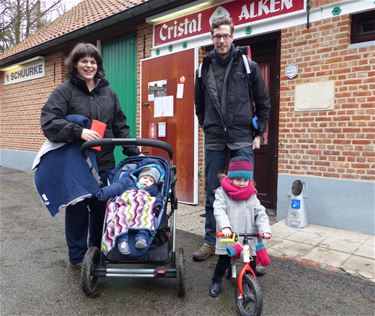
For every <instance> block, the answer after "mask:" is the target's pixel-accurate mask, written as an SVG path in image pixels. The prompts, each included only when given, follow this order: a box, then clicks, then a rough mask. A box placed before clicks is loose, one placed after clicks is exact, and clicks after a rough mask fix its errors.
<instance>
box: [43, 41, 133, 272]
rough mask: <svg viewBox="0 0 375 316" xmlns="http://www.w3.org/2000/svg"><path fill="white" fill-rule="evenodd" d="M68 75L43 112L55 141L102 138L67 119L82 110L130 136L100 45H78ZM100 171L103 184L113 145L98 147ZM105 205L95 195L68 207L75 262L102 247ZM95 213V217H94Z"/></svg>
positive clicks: (110, 133) (109, 131) (110, 130)
mask: <svg viewBox="0 0 375 316" xmlns="http://www.w3.org/2000/svg"><path fill="white" fill-rule="evenodd" d="M66 69H67V72H68V75H69V79H68V80H67V81H66V82H64V83H62V84H61V85H59V86H58V87H56V89H55V90H54V91H53V92H52V94H51V96H50V97H49V99H48V101H47V103H46V104H45V106H44V107H43V109H42V113H41V127H42V130H43V133H44V135H45V136H46V137H47V138H48V139H49V140H50V141H52V142H64V143H69V142H81V141H89V140H96V139H100V138H101V137H100V135H99V133H98V132H96V131H94V130H90V129H88V128H83V127H82V126H81V125H79V124H77V123H74V122H71V121H68V120H66V119H65V117H66V116H67V115H68V114H80V115H82V116H84V117H86V118H88V119H89V120H90V121H92V120H93V119H95V120H99V121H101V122H103V123H105V124H106V125H107V128H106V131H105V134H104V138H114V137H117V138H129V137H130V135H129V126H127V125H126V116H125V114H124V113H123V112H122V110H121V108H120V104H119V101H118V99H117V96H116V94H115V93H114V92H113V91H112V89H111V88H110V87H109V84H108V81H106V80H105V79H104V77H103V76H104V70H103V66H102V57H101V55H100V52H99V51H98V49H97V48H96V47H95V46H94V45H92V44H88V43H79V44H77V45H76V46H75V47H74V48H73V50H72V51H71V53H70V54H69V56H68V58H67V60H66ZM124 154H126V155H128V156H134V155H139V150H138V148H137V147H135V146H128V147H125V148H124ZM96 156H97V163H98V167H99V174H100V177H101V180H102V182H103V183H106V178H107V176H108V174H109V171H110V170H111V169H112V168H114V166H115V159H114V156H113V148H108V147H102V149H101V151H99V152H97V154H96ZM104 212H105V204H104V202H99V201H97V200H96V199H90V200H85V201H82V202H80V203H77V204H75V205H70V206H68V207H67V208H66V214H65V235H66V241H67V245H68V250H69V260H70V263H71V264H72V265H73V266H75V267H80V265H81V263H82V260H83V258H84V255H85V253H86V250H87V235H88V234H89V246H98V247H100V241H101V230H102V225H103V220H104ZM89 215H90V220H89Z"/></svg>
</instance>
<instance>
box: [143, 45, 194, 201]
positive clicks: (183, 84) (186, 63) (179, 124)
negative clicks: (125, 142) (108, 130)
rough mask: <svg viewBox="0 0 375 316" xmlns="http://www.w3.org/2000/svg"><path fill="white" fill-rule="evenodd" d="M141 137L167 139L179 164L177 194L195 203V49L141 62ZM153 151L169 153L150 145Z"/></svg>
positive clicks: (160, 153)
mask: <svg viewBox="0 0 375 316" xmlns="http://www.w3.org/2000/svg"><path fill="white" fill-rule="evenodd" d="M141 76H142V82H141V84H142V87H141V89H142V93H141V137H144V138H154V139H159V140H162V141H166V142H168V143H169V144H170V145H171V146H172V148H173V151H174V163H175V165H176V168H177V185H176V191H177V198H178V200H179V201H181V202H187V203H194V202H195V200H196V197H195V195H196V193H195V192H194V188H195V186H194V181H195V177H194V175H195V174H197V172H195V170H194V165H195V164H194V136H195V135H194V130H195V129H194V119H195V117H194V116H195V113H194V50H193V49H191V50H186V51H183V52H179V53H174V54H170V55H167V56H161V57H155V58H149V59H144V60H142V62H141ZM147 150H148V152H149V154H150V155H156V156H163V157H165V158H167V156H166V154H165V153H164V152H163V151H162V150H160V149H157V148H147Z"/></svg>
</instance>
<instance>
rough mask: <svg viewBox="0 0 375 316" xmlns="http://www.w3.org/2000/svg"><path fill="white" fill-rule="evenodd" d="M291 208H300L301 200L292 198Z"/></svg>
mask: <svg viewBox="0 0 375 316" xmlns="http://www.w3.org/2000/svg"><path fill="white" fill-rule="evenodd" d="M292 208H293V209H300V208H301V200H292Z"/></svg>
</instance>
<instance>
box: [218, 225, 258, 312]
mask: <svg viewBox="0 0 375 316" xmlns="http://www.w3.org/2000/svg"><path fill="white" fill-rule="evenodd" d="M216 237H217V238H221V239H220V242H223V243H232V244H233V246H232V247H231V249H229V248H228V254H230V255H231V257H232V265H231V278H232V279H237V282H236V283H237V284H236V285H237V286H236V287H235V289H234V299H235V302H236V306H237V309H238V311H239V313H240V314H241V315H243V316H259V315H260V314H261V313H262V308H263V295H262V290H261V288H260V285H259V283H258V281H257V280H256V276H255V272H254V271H253V269H252V268H251V267H250V262H251V261H252V260H253V258H252V257H251V255H250V245H249V244H248V240H249V239H250V238H251V237H258V238H263V234H261V233H255V234H254V233H252V234H250V233H249V234H238V233H232V237H231V238H222V237H225V236H224V234H222V233H221V232H217V233H216ZM239 237H243V239H242V243H241V242H239ZM230 252H231V253H230ZM237 258H240V259H241V260H242V262H243V265H242V268H241V270H240V273H239V274H238V276H237V264H236V261H237V260H236V259H237ZM227 276H228V278H230V275H229V274H228V275H227Z"/></svg>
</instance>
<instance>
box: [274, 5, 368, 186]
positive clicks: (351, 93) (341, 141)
mask: <svg viewBox="0 0 375 316" xmlns="http://www.w3.org/2000/svg"><path fill="white" fill-rule="evenodd" d="M317 2H319V3H321V2H329V1H317ZM331 2H332V1H331ZM281 37H282V38H281V83H280V121H279V141H280V145H279V161H278V166H279V172H280V173H287V174H299V175H311V176H322V177H328V178H342V179H358V180H374V179H375V168H374V167H375V153H374V149H375V146H374V127H375V120H374V113H375V109H374V103H375V80H374V78H375V58H374V56H375V49H374V46H372V47H364V48H351V47H350V46H349V45H350V42H349V41H350V17H349V16H348V15H345V16H340V17H334V18H330V19H326V20H323V21H319V22H315V23H312V24H311V26H310V29H309V30H307V29H306V26H305V25H300V26H296V27H291V28H289V29H284V30H282V33H281ZM288 64H298V67H299V74H298V76H297V77H296V78H294V79H287V78H286V77H285V76H284V73H283V72H284V70H285V67H286V65H288ZM325 80H332V81H334V82H335V96H334V99H335V100H334V109H333V110H330V111H309V112H295V111H294V105H295V100H294V92H295V87H296V85H297V84H301V83H307V82H319V81H325Z"/></svg>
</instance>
